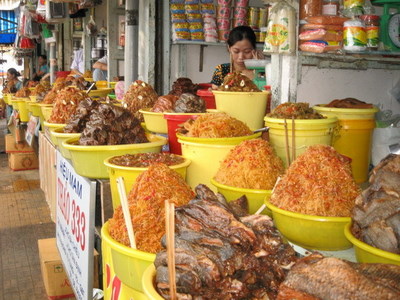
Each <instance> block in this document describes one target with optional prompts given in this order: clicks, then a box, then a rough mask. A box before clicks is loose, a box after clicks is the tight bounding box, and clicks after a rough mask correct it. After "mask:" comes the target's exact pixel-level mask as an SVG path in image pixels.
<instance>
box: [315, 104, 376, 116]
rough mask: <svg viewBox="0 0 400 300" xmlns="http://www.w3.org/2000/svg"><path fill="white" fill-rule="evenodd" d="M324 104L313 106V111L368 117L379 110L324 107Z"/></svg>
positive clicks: (374, 108)
mask: <svg viewBox="0 0 400 300" xmlns="http://www.w3.org/2000/svg"><path fill="white" fill-rule="evenodd" d="M325 105H326V104H318V105H315V106H313V109H314V110H316V111H318V112H335V113H341V114H349V115H350V114H351V115H353V114H357V115H369V114H371V113H376V112H378V111H379V108H377V107H376V106H374V107H373V108H337V107H325Z"/></svg>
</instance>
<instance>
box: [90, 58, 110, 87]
mask: <svg viewBox="0 0 400 300" xmlns="http://www.w3.org/2000/svg"><path fill="white" fill-rule="evenodd" d="M93 69H94V70H93V81H101V80H107V69H108V60H107V55H105V56H103V57H102V58H100V59H99V60H98V61H96V62H95V63H94V64H93Z"/></svg>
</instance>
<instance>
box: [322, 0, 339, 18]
mask: <svg viewBox="0 0 400 300" xmlns="http://www.w3.org/2000/svg"><path fill="white" fill-rule="evenodd" d="M339 7H340V4H339V0H323V2H322V14H323V15H325V16H337V15H338V14H339Z"/></svg>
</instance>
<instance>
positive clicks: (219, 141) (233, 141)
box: [176, 132, 261, 145]
mask: <svg viewBox="0 0 400 300" xmlns="http://www.w3.org/2000/svg"><path fill="white" fill-rule="evenodd" d="M176 136H177V137H178V139H180V140H181V141H187V142H195V143H202V144H216V145H238V144H240V143H241V142H243V141H245V140H252V139H256V138H259V137H260V136H261V133H260V132H257V133H254V134H251V135H246V136H236V137H229V138H198V137H190V136H186V135H182V134H179V133H177V134H176Z"/></svg>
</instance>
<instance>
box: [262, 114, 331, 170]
mask: <svg viewBox="0 0 400 300" xmlns="http://www.w3.org/2000/svg"><path fill="white" fill-rule="evenodd" d="M264 120H265V126H268V127H269V142H270V143H271V145H272V147H274V149H275V151H276V154H277V155H278V156H279V157H280V158H281V159H282V161H283V162H284V164H285V167H287V165H286V164H287V162H286V136H285V126H284V124H285V123H284V122H285V121H284V119H278V118H270V117H265V118H264ZM336 126H337V118H336V117H329V118H327V119H314V120H294V127H295V128H294V135H295V139H294V140H295V141H294V148H295V150H296V151H295V153H296V157H297V156H299V155H300V154H302V153H303V152H304V151H305V150H306V149H307V147H308V146H311V145H316V144H322V145H329V146H331V145H332V139H333V135H334V131H335V128H336ZM287 131H288V147H289V153H290V155H291V154H292V148H293V143H292V120H289V119H287Z"/></svg>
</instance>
